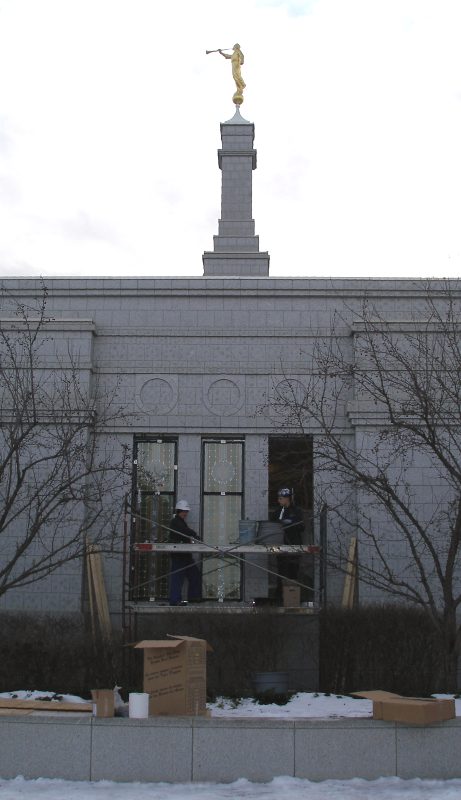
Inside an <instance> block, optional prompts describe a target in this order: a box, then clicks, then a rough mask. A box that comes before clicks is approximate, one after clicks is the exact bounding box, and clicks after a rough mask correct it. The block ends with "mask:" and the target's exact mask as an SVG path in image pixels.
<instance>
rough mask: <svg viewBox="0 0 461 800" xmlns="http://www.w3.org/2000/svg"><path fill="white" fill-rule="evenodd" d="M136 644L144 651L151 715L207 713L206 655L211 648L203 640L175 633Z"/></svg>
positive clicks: (145, 682) (144, 680)
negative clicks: (175, 634)
mask: <svg viewBox="0 0 461 800" xmlns="http://www.w3.org/2000/svg"><path fill="white" fill-rule="evenodd" d="M135 647H136V648H138V649H141V650H143V651H144V675H143V691H144V692H148V694H149V715H156V714H173V715H181V716H182V715H187V716H190V715H198V714H200V715H206V713H207V709H206V654H207V650H211V649H212V648H211V647H210V646H209V645H208V644H207V642H206V641H205V640H204V639H195V638H193V637H192V636H172V637H170V638H169V639H160V640H153V639H147V640H144V641H142V642H138V644H136V645H135Z"/></svg>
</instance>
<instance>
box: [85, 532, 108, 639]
mask: <svg viewBox="0 0 461 800" xmlns="http://www.w3.org/2000/svg"><path fill="white" fill-rule="evenodd" d="M89 563H90V574H91V578H92V583H93V588H94V596H95V600H96V608H97V610H98V617H99V624H100V628H101V635H102V636H103V638H104V639H106V640H108V641H110V639H111V636H112V627H111V622H110V614H109V603H108V600H107V592H106V586H105V583H104V574H103V571H102V560H101V553H100V551H99V549H98V548H97V547H96V546H95V545H90V547H89Z"/></svg>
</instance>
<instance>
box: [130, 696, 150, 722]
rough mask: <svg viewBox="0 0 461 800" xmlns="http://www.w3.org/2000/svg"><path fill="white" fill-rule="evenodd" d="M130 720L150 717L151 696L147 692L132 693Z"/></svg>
mask: <svg viewBox="0 0 461 800" xmlns="http://www.w3.org/2000/svg"><path fill="white" fill-rule="evenodd" d="M128 714H129V717H130V719H146V718H147V717H148V716H149V695H148V694H147V692H131V693H130V694H129V696H128Z"/></svg>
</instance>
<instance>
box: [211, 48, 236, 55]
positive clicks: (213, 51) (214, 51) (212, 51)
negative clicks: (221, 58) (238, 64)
mask: <svg viewBox="0 0 461 800" xmlns="http://www.w3.org/2000/svg"><path fill="white" fill-rule="evenodd" d="M220 50H232V47H218V49H217V50H205V55H209V54H210V53H219V51H220Z"/></svg>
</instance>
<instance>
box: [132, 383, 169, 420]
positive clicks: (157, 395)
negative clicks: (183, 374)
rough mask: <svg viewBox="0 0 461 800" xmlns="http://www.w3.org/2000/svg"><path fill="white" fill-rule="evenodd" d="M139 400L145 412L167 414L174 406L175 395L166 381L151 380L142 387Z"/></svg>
mask: <svg viewBox="0 0 461 800" xmlns="http://www.w3.org/2000/svg"><path fill="white" fill-rule="evenodd" d="M139 400H140V403H141V406H142V407H143V408H144V410H145V411H149V412H150V413H152V414H168V413H169V412H170V411H171V410H172V409H173V408H174V406H175V405H176V394H175V391H174V389H173V387H172V386H171V385H170V384H169V383H168V381H166V380H164V379H163V378H151V379H150V380H148V381H146V382H145V383H144V384H143V385H142V387H141V391H140V392H139Z"/></svg>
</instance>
